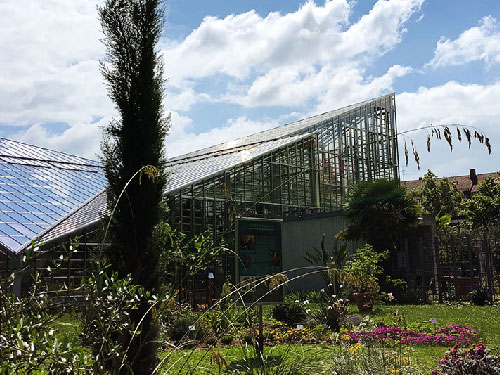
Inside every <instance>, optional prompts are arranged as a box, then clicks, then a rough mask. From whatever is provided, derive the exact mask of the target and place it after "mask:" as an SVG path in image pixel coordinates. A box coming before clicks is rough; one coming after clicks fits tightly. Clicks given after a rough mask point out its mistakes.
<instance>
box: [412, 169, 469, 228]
mask: <svg viewBox="0 0 500 375" xmlns="http://www.w3.org/2000/svg"><path fill="white" fill-rule="evenodd" d="M413 193H414V194H415V195H417V196H418V197H419V198H420V203H421V205H422V207H423V208H424V210H425V211H426V212H428V213H429V214H432V215H433V216H434V217H435V218H436V219H439V218H440V217H442V216H444V215H450V216H455V215H458V214H459V211H460V207H461V205H462V201H463V195H462V193H461V192H460V191H458V189H457V187H456V186H455V184H454V183H453V182H452V181H450V180H449V179H447V178H439V179H438V178H437V176H436V175H435V174H434V173H432V171H431V170H428V171H427V173H426V174H425V175H424V177H423V179H422V185H421V186H420V187H419V188H417V189H415V191H414V192H413Z"/></svg>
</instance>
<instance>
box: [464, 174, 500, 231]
mask: <svg viewBox="0 0 500 375" xmlns="http://www.w3.org/2000/svg"><path fill="white" fill-rule="evenodd" d="M464 214H465V216H466V217H467V221H468V222H469V223H470V225H471V226H472V228H473V229H483V230H486V229H488V228H491V227H497V228H498V226H500V174H499V178H497V179H496V180H495V179H493V178H491V177H488V178H486V179H485V180H484V181H483V182H482V183H480V184H479V188H478V191H477V193H476V194H474V196H473V197H472V199H470V200H468V201H467V202H465V209H464Z"/></svg>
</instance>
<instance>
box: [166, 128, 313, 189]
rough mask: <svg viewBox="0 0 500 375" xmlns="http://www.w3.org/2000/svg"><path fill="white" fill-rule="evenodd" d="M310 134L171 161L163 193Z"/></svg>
mask: <svg viewBox="0 0 500 375" xmlns="http://www.w3.org/2000/svg"><path fill="white" fill-rule="evenodd" d="M310 136H311V134H309V133H306V134H302V135H300V136H295V137H286V138H282V139H276V140H273V141H269V142H262V143H259V144H253V145H250V146H247V147H242V148H238V149H232V150H230V151H226V152H223V151H220V152H219V153H217V154H216V155H207V156H206V157H205V158H196V159H189V160H188V161H186V162H182V161H177V162H175V161H174V162H171V163H169V166H168V167H167V171H168V172H169V182H168V183H167V186H166V190H165V194H169V193H172V192H173V191H175V190H178V189H180V188H182V187H185V186H189V185H191V184H194V183H196V182H198V181H201V180H203V179H205V178H207V177H210V176H213V175H216V174H217V173H219V172H222V171H224V170H227V169H229V168H232V167H236V166H238V165H240V164H243V163H245V162H247V161H250V160H252V159H255V158H257V157H259V156H262V155H264V154H267V153H269V152H271V151H273V150H276V149H279V148H281V147H284V146H286V145H288V144H292V143H295V142H297V141H300V140H301V139H304V138H307V137H310Z"/></svg>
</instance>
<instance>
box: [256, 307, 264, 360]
mask: <svg viewBox="0 0 500 375" xmlns="http://www.w3.org/2000/svg"><path fill="white" fill-rule="evenodd" d="M258 315H259V338H258V341H257V352H258V353H259V354H260V355H261V356H262V355H263V354H264V329H263V324H262V305H261V304H259V306H258Z"/></svg>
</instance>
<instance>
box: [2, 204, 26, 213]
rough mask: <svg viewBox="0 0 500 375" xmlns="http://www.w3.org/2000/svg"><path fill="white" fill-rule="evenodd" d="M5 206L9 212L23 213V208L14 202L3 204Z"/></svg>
mask: <svg viewBox="0 0 500 375" xmlns="http://www.w3.org/2000/svg"><path fill="white" fill-rule="evenodd" d="M3 203H4V205H5V206H7V209H8V210H9V211H14V212H22V210H23V209H22V207H20V206H19V205H17V204H16V203H14V202H3Z"/></svg>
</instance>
